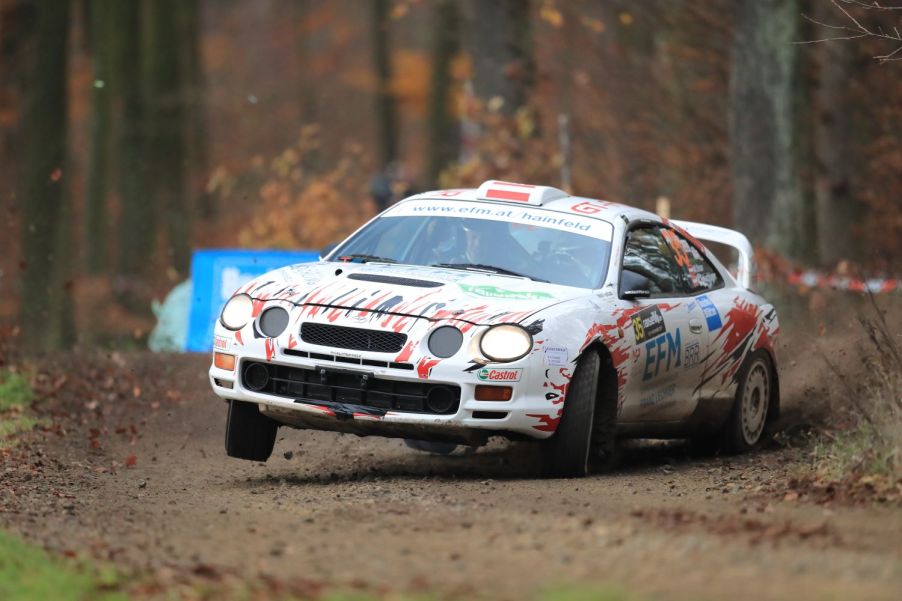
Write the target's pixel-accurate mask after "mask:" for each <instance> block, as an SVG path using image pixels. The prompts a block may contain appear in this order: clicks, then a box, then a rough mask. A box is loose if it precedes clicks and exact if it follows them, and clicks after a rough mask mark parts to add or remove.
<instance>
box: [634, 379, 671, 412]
mask: <svg viewBox="0 0 902 601" xmlns="http://www.w3.org/2000/svg"><path fill="white" fill-rule="evenodd" d="M674 392H676V384H668V385H667V386H665V387H664V388H661V389H660V390H657V391H655V392H653V393H651V394H650V395H648V396H646V397H642V398H641V399H639V406H640V407H650V406H651V405H657V404H658V403H660V402H661V401H663V400H665V399H667V398H669V397H671V396H673V393H674Z"/></svg>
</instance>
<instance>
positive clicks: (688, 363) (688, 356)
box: [683, 342, 699, 367]
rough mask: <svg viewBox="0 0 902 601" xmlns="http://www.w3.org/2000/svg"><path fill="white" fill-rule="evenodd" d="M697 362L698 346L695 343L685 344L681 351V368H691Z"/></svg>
mask: <svg viewBox="0 0 902 601" xmlns="http://www.w3.org/2000/svg"><path fill="white" fill-rule="evenodd" d="M698 361H699V345H698V343H697V342H692V343H690V344H687V345H686V347H685V348H684V349H683V367H692V366H693V365H696V364H698Z"/></svg>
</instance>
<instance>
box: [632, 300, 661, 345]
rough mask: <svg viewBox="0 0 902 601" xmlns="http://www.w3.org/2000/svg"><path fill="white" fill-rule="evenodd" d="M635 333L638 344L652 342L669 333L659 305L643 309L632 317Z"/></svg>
mask: <svg viewBox="0 0 902 601" xmlns="http://www.w3.org/2000/svg"><path fill="white" fill-rule="evenodd" d="M632 320H633V331H634V332H635V333H636V343H640V342H645V341H646V340H651V339H652V338H654V337H655V336H659V335H661V334H663V333H664V332H666V331H667V327H666V326H665V325H664V316H663V315H661V310H660V309H658V305H652V306H651V307H646V308H645V309H642V310H641V311H639V312H638V313H636V314H635V315H633V317H632Z"/></svg>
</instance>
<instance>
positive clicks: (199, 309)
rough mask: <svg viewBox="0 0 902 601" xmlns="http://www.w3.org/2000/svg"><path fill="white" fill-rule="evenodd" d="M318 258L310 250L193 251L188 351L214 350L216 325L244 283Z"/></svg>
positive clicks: (316, 253) (186, 346)
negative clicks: (225, 305)
mask: <svg viewBox="0 0 902 601" xmlns="http://www.w3.org/2000/svg"><path fill="white" fill-rule="evenodd" d="M318 259H319V252H318V251H311V250H298V251H293V250H230V249H206V250H197V251H194V256H193V257H192V258H191V281H192V293H191V312H190V317H189V319H188V337H187V340H186V342H185V350H186V351H192V352H209V351H212V350H213V324H215V323H216V320H217V319H218V318H219V312H220V311H221V310H222V306H223V305H224V304H225V302H226V301H227V300H228V299H229V297H231V296H232V294H233V293H234V292H235V290H237V289H238V288H240V287H241V286H243V285H244V284H245V283H247V282H248V281H250V280H252V279H254V278H255V277H257V276H259V275H263V274H264V273H266V272H267V271H272V270H273V269H278V268H279V267H285V266H286V265H293V264H295V263H310V262H313V261H316V260H318Z"/></svg>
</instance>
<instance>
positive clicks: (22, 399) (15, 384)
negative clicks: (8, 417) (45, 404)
mask: <svg viewBox="0 0 902 601" xmlns="http://www.w3.org/2000/svg"><path fill="white" fill-rule="evenodd" d="M33 400H34V391H33V390H32V389H31V385H30V384H29V383H28V378H26V377H25V376H24V375H23V374H20V373H17V372H6V373H2V372H0V413H2V412H4V411H8V410H10V409H12V408H13V407H27V406H28V405H30V404H31V402H32V401H33Z"/></svg>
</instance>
